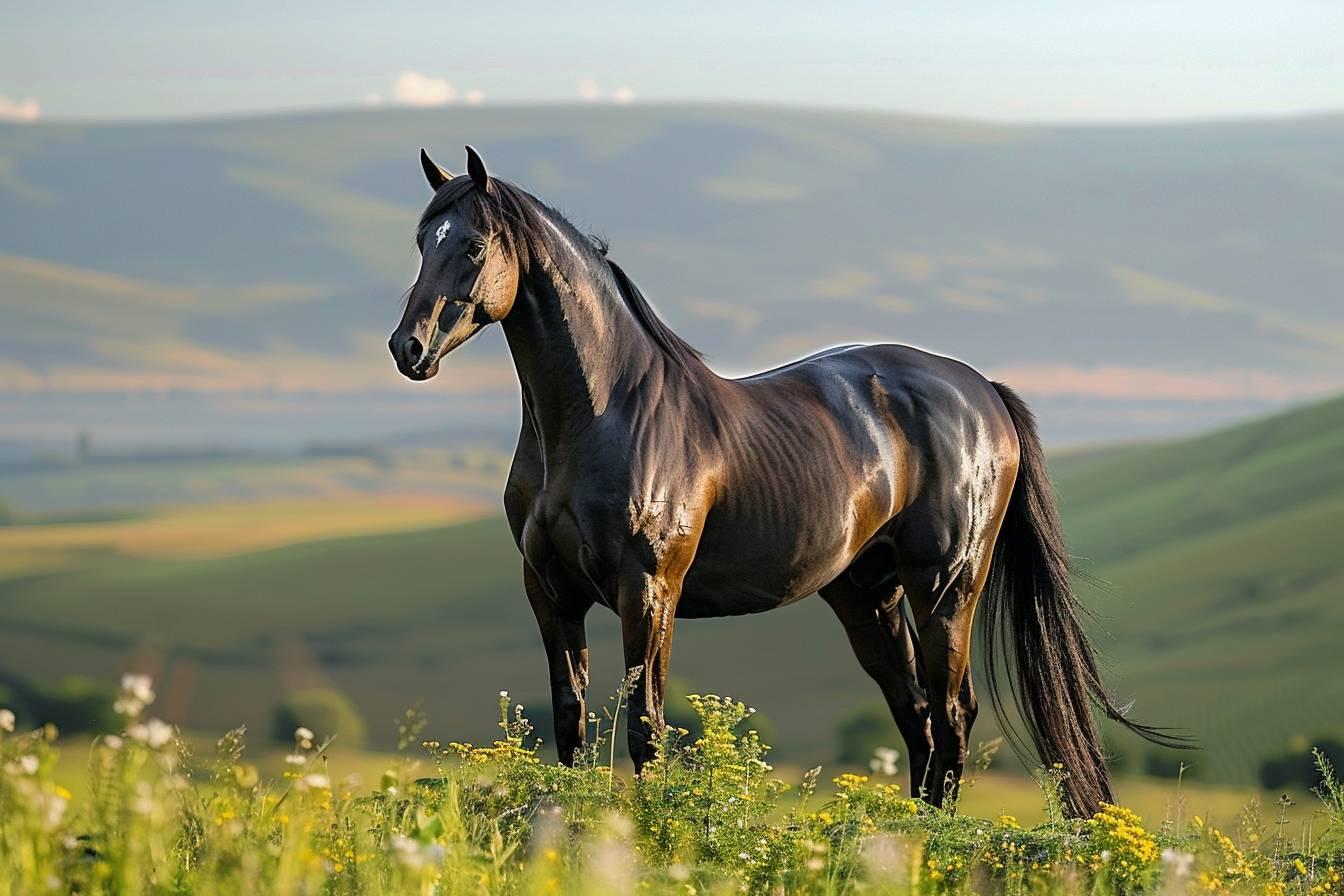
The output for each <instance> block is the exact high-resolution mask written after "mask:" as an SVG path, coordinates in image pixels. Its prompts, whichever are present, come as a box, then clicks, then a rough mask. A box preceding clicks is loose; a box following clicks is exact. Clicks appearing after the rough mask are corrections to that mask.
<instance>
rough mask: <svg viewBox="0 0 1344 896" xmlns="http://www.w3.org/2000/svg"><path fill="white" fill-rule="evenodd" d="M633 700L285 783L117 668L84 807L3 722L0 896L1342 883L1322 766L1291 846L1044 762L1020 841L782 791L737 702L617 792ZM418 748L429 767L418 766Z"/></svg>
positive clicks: (318, 770)
mask: <svg viewBox="0 0 1344 896" xmlns="http://www.w3.org/2000/svg"><path fill="white" fill-rule="evenodd" d="M628 684H629V682H627V685H628ZM625 693H626V690H625V688H623V689H622V691H621V692H620V694H618V697H617V699H616V701H615V705H614V706H609V708H608V710H607V711H604V712H603V713H602V715H601V716H594V717H593V718H594V719H595V721H593V722H591V723H590V728H591V735H592V737H591V746H590V748H589V749H588V750H586V751H585V752H584V753H583V754H582V755H581V757H580V758H579V761H578V762H577V763H576V766H575V767H574V768H565V767H562V766H559V765H555V764H551V763H548V762H546V761H544V760H542V759H541V758H540V757H539V756H538V755H537V751H536V748H535V741H534V738H533V734H532V729H531V725H530V724H529V722H528V721H527V719H526V718H525V716H524V713H523V710H522V707H521V706H518V705H516V704H514V703H513V702H512V701H511V700H510V699H509V697H508V695H507V694H504V693H501V694H500V700H499V728H500V729H501V733H500V734H498V735H496V737H495V739H494V741H493V743H491V744H490V745H488V746H483V747H476V746H472V745H470V744H466V743H461V742H448V743H444V742H441V741H439V740H436V739H432V738H429V737H426V735H425V730H426V729H425V724H426V722H425V719H424V717H423V716H422V715H420V714H419V713H416V712H409V713H407V714H406V715H405V716H404V717H403V718H402V720H401V721H400V723H399V726H398V731H399V743H400V746H401V748H402V750H403V751H406V752H403V753H402V754H401V755H400V756H399V757H398V758H396V759H392V760H390V761H389V762H388V764H387V766H386V767H385V769H384V770H383V771H382V773H381V775H379V777H378V779H377V782H376V784H375V783H374V782H369V783H368V784H359V783H358V782H355V781H353V780H350V779H346V780H341V779H339V778H338V777H337V776H338V775H339V774H340V772H341V770H340V769H339V768H338V767H335V765H334V763H332V762H330V761H329V759H328V752H329V746H330V742H329V741H320V740H318V739H317V737H316V736H315V734H314V732H313V731H311V730H310V729H309V728H307V727H304V726H298V727H296V729H295V730H294V731H293V732H292V733H291V736H292V749H291V752H290V754H289V755H288V756H287V757H286V763H285V764H286V771H285V773H284V774H283V775H282V776H280V777H279V778H278V779H270V778H267V777H265V776H263V775H262V773H261V772H260V770H259V769H258V768H257V766H256V765H254V764H253V763H252V762H251V761H250V759H249V757H248V755H247V752H246V749H247V748H246V743H245V732H244V729H242V728H238V729H234V730H232V731H230V732H229V733H228V734H226V735H225V736H224V737H222V738H221V739H220V740H219V741H218V743H217V744H216V747H215V750H214V751H213V754H214V755H213V756H207V757H198V756H197V755H195V754H194V752H193V751H192V750H191V749H190V748H189V747H188V746H187V745H186V743H185V742H183V741H182V740H181V739H180V738H179V737H178V735H177V733H176V732H175V730H174V729H173V728H172V727H171V726H169V725H166V724H165V723H163V722H162V721H160V720H159V719H157V718H154V717H152V716H151V715H150V713H149V711H148V710H149V707H150V705H151V704H152V703H153V702H154V700H155V696H156V695H155V694H154V692H153V689H152V687H151V685H150V682H149V680H148V679H145V678H143V677H141V676H127V677H126V678H125V679H124V680H123V688H122V692H121V694H120V695H119V697H118V700H117V706H118V709H119V710H120V711H121V713H122V714H123V727H124V732H125V733H124V734H122V735H115V736H113V735H109V736H106V737H103V738H101V739H99V740H98V741H96V742H95V743H94V745H93V746H92V747H91V749H90V751H89V755H88V764H87V774H88V775H89V776H90V782H89V788H88V791H87V795H86V796H84V797H82V798H76V797H74V794H73V792H72V791H71V789H69V788H68V787H67V786H66V784H65V783H64V782H62V781H61V780H59V779H58V769H59V768H60V766H59V765H58V762H57V760H58V750H57V732H56V729H55V727H54V726H51V725H48V726H45V727H44V728H39V729H37V730H36V731H33V732H32V733H30V734H16V733H15V732H14V727H15V726H14V724H13V723H14V719H13V717H12V716H10V715H7V714H6V713H5V712H4V711H3V710H0V889H3V891H4V892H9V893H35V892H52V891H60V892H79V893H88V894H120V893H127V894H131V893H162V894H170V893H171V894H184V893H191V894H215V893H219V894H223V893H238V892H255V893H297V892H309V893H313V892H326V893H370V894H384V893H421V894H431V893H482V894H486V893H489V894H502V893H517V894H541V893H574V894H607V893H631V892H648V893H654V894H678V896H682V894H689V893H731V892H747V893H769V892H788V893H793V894H827V896H830V894H844V893H873V892H879V893H892V894H906V893H919V894H944V893H947V894H963V893H965V894H969V893H977V894H982V893H1024V894H1026V893H1032V894H1036V893H1040V894H1045V893H1060V894H1063V893H1075V892H1082V891H1087V892H1091V893H1093V894H1097V896H1111V894H1136V893H1142V892H1156V891H1158V890H1159V889H1160V892H1162V893H1164V894H1178V893H1184V892H1213V893H1241V892H1245V893H1257V894H1275V896H1287V894H1290V893H1291V894H1317V893H1337V892H1340V889H1341V886H1344V876H1342V869H1344V853H1342V852H1340V850H1341V849H1342V848H1344V837H1341V835H1342V834H1344V808H1342V807H1344V788H1342V787H1341V785H1340V783H1339V782H1338V780H1337V779H1336V777H1335V775H1334V772H1333V769H1332V767H1331V765H1330V763H1329V761H1328V760H1326V759H1324V758H1323V757H1322V758H1319V759H1318V765H1319V768H1320V771H1321V774H1322V776H1323V779H1324V784H1323V786H1322V789H1321V804H1322V807H1323V812H1322V814H1323V819H1322V822H1321V824H1320V826H1319V827H1318V828H1317V829H1316V830H1315V831H1314V832H1313V833H1312V834H1310V835H1308V836H1304V837H1303V838H1300V839H1299V838H1297V837H1295V836H1293V834H1292V833H1291V832H1290V831H1287V830H1285V828H1284V826H1283V825H1278V829H1277V830H1276V831H1275V832H1274V833H1272V834H1270V835H1268V836H1267V835H1266V834H1265V828H1264V825H1263V823H1262V822H1261V820H1260V819H1259V817H1258V813H1256V812H1254V811H1253V810H1248V811H1247V812H1246V813H1244V814H1243V816H1242V817H1241V818H1240V819H1239V820H1237V821H1236V823H1235V825H1234V826H1231V827H1226V828H1220V827H1218V826H1216V824H1215V822H1214V821H1213V820H1212V819H1205V818H1203V817H1200V816H1194V817H1189V818H1182V817H1180V816H1178V817H1177V818H1175V819H1170V818H1169V819H1168V820H1167V821H1166V822H1165V823H1163V824H1162V825H1161V827H1160V829H1158V830H1152V829H1151V828H1148V827H1145V826H1144V825H1143V823H1142V821H1141V820H1140V818H1139V817H1138V816H1137V815H1136V814H1134V813H1133V812H1131V811H1130V810H1128V809H1125V808H1122V807H1119V806H1112V805H1107V806H1104V807H1103V808H1102V810H1101V811H1100V812H1098V813H1097V814H1096V815H1095V816H1093V817H1091V818H1088V819H1067V818H1064V817H1063V816H1062V815H1061V813H1060V804H1059V799H1058V794H1059V786H1060V782H1061V780H1062V777H1061V776H1062V775H1063V772H1061V771H1059V770H1058V769H1047V770H1043V771H1042V772H1041V773H1040V775H1039V783H1040V786H1041V792H1042V799H1043V801H1044V803H1045V806H1046V818H1045V821H1044V822H1043V823H1041V824H1039V825H1036V826H1034V827H1026V828H1024V827H1023V826H1022V825H1021V824H1020V823H1019V822H1018V820H1017V819H1016V818H1013V817H1012V816H1008V815H1000V816H999V817H998V818H996V819H993V820H991V819H985V818H976V817H973V816H970V815H968V814H964V813H961V814H958V813H955V812H953V811H944V810H937V809H933V808H931V807H929V806H927V805H925V804H923V803H920V802H918V801H916V800H913V799H910V798H909V796H908V795H907V794H905V793H903V792H902V791H901V788H900V786H899V785H898V784H896V783H894V782H893V781H892V780H891V779H890V778H880V779H877V780H873V779H870V778H869V777H867V776H863V775H855V774H848V773H845V774H839V775H837V776H835V777H833V778H832V779H831V782H830V786H826V787H821V786H819V780H820V778H821V769H819V768H817V769H812V770H811V771H809V772H807V773H806V774H804V775H803V776H802V779H801V781H800V783H799V784H798V785H796V786H790V785H788V784H787V783H786V782H785V781H783V780H782V779H780V778H779V777H777V776H776V774H775V771H774V769H773V768H772V767H771V765H770V763H769V761H768V760H769V747H768V746H766V745H765V744H764V743H763V742H762V740H761V738H760V736H759V734H758V733H757V732H756V731H755V730H754V729H753V728H752V727H751V715H752V713H751V711H750V710H749V709H748V708H747V707H746V706H744V705H743V704H742V703H739V702H737V701H735V700H732V699H731V698H721V697H717V696H712V695H702V696H697V695H692V696H689V697H688V702H689V704H690V705H691V707H692V708H693V710H694V711H695V713H696V716H697V718H698V720H699V726H698V727H699V728H700V730H701V732H702V733H701V734H700V736H698V737H695V738H691V737H689V736H688V734H687V732H685V731H684V730H683V731H679V730H671V731H669V733H668V739H667V741H666V742H665V743H664V745H663V749H662V752H661V756H660V758H659V759H658V760H656V761H655V762H654V763H652V764H651V765H650V766H649V767H648V769H647V770H646V773H645V774H644V775H643V776H642V777H640V778H639V779H628V778H626V777H624V776H622V775H618V774H616V773H615V771H614V770H613V768H612V766H611V764H610V757H611V753H610V751H609V750H608V749H607V746H606V745H607V743H608V742H609V741H610V739H611V738H612V737H618V736H620V733H621V732H620V730H619V726H618V725H617V724H614V723H613V722H612V720H613V719H619V708H620V700H621V698H622V697H623V696H624V694H625ZM412 750H413V751H415V752H418V753H421V755H423V756H424V757H425V758H426V760H427V761H428V763H429V764H430V766H431V767H432V770H433V771H432V774H431V775H429V776H427V777H417V776H415V772H414V768H415V763H414V762H413V760H412V759H411V753H410V752H409V751H412Z"/></svg>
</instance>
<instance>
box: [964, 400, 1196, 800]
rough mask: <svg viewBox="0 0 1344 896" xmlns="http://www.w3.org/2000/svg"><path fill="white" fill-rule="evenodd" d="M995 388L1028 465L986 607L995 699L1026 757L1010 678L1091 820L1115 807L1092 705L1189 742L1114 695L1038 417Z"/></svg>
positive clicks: (1034, 733)
mask: <svg viewBox="0 0 1344 896" xmlns="http://www.w3.org/2000/svg"><path fill="white" fill-rule="evenodd" d="M994 388H995V389H997V390H998V392H999V395H1000V396H1001V397H1002V398H1003V403H1004V404H1005V405H1006V406H1007V408H1008V414H1009V416H1011V417H1012V420H1013V425H1014V426H1015V427H1016V428H1017V440H1018V444H1019V445H1020V446H1021V459H1020V461H1019V464H1018V470H1017V484H1016V485H1015V486H1014V488H1013V496H1012V499H1011V500H1010V501H1009V504H1008V512H1007V515H1006V516H1005V517H1004V520H1003V526H1002V528H1001V529H1000V532H999V540H998V543H997V544H996V545H995V550H994V559H993V562H992V565H991V567H990V573H989V580H988V582H987V583H986V585H985V593H984V595H983V597H982V599H981V602H980V606H981V607H982V609H983V613H984V615H983V617H982V618H983V620H984V623H985V629H986V634H987V635H988V637H986V638H984V639H983V643H984V645H985V659H986V663H985V671H986V674H987V677H988V679H989V682H988V683H989V687H990V692H991V698H992V700H993V703H994V710H995V712H996V713H997V714H998V716H999V719H1000V721H1001V723H1002V724H1003V725H1004V727H1005V729H1006V730H1007V731H1008V733H1009V736H1010V738H1012V739H1013V740H1014V741H1015V743H1014V746H1015V747H1018V748H1019V752H1022V751H1021V749H1020V748H1021V743H1020V738H1017V737H1016V735H1015V733H1014V731H1013V729H1012V727H1011V722H1010V719H1009V716H1008V715H1007V714H1006V713H1005V712H1004V711H1003V703H1002V700H1001V697H1000V695H999V688H998V687H997V681H996V679H997V678H1000V677H1003V675H1002V673H1004V672H1007V678H1008V685H1009V691H1010V693H1011V694H1012V695H1013V702H1014V703H1015V704H1016V707H1017V710H1018V713H1019V715H1020V716H1021V718H1022V719H1023V721H1024V723H1025V725H1026V728H1027V734H1028V736H1029V737H1030V740H1031V743H1032V745H1033V746H1034V747H1035V752H1036V755H1037V757H1038V758H1039V759H1040V761H1041V762H1042V763H1044V764H1045V765H1047V766H1053V765H1054V764H1056V763H1058V764H1060V765H1062V766H1063V769H1064V771H1065V772H1066V777H1065V779H1064V797H1065V801H1066V807H1067V808H1068V809H1069V810H1070V811H1071V812H1073V813H1074V814H1084V815H1090V814H1092V813H1093V812H1095V811H1096V810H1097V808H1098V804H1100V803H1101V802H1103V801H1106V802H1111V801H1112V800H1113V796H1112V794H1111V780H1110V775H1109V773H1108V772H1107V770H1106V754H1105V750H1104V747H1103V745H1102V742H1101V737H1100V736H1099V734H1098V733H1097V729H1096V726H1095V725H1094V723H1093V720H1092V704H1096V706H1097V707H1099V708H1100V709H1101V711H1102V712H1103V713H1105V714H1106V716H1108V717H1109V718H1111V719H1114V720H1115V721H1116V722H1118V723H1120V724H1121V725H1123V726H1124V727H1126V728H1128V729H1129V730H1130V731H1133V732H1134V733H1135V734H1138V735H1139V736H1140V737H1143V738H1145V739H1146V740H1150V741H1152V742H1153V743H1156V744H1160V745H1162V746H1166V747H1182V746H1186V744H1185V743H1184V740H1183V739H1182V738H1180V737H1173V736H1171V735H1167V734H1164V733H1163V732H1162V731H1161V730H1159V729H1155V728H1149V727H1147V726H1144V725H1138V724H1135V723H1134V722H1131V721H1129V720H1128V719H1126V718H1125V709H1123V708H1121V707H1118V706H1116V705H1115V703H1114V702H1113V701H1112V699H1111V697H1110V695H1109V694H1107V693H1106V689H1105V687H1104V686H1103V684H1102V681H1101V676H1100V675H1099V674H1098V672H1097V662H1096V657H1095V655H1094V654H1093V650H1092V645H1091V644H1090V643H1088V639H1087V634H1086V633H1085V632H1084V631H1083V628H1082V626H1081V625H1080V624H1079V621H1078V615H1079V611H1080V610H1081V607H1080V605H1079V603H1078V600H1077V598H1076V597H1075V596H1074V593H1073V588H1072V587H1071V585H1070V584H1069V553H1068V548H1067V546H1066V545H1065V543H1064V529H1063V526H1062V525H1061V524H1060V520H1059V513H1058V511H1056V509H1055V495H1054V489H1053V487H1052V486H1051V485H1050V479H1049V476H1048V474H1047V472H1046V466H1045V453H1044V451H1043V450H1042V449H1041V441H1040V438H1039V437H1038V436H1037V434H1036V419H1035V416H1034V415H1033V414H1032V412H1031V410H1030V408H1028V407H1027V405H1026V403H1025V402H1023V401H1022V399H1021V398H1020V397H1018V395H1017V393H1016V392H1014V391H1013V390H1012V389H1010V388H1008V387H1007V386H1005V385H1003V384H1002V383H994ZM1000 656H1002V657H1003V659H1000Z"/></svg>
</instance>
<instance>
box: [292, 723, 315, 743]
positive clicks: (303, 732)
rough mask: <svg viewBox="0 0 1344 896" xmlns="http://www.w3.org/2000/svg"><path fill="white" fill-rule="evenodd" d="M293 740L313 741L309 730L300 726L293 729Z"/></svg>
mask: <svg viewBox="0 0 1344 896" xmlns="http://www.w3.org/2000/svg"><path fill="white" fill-rule="evenodd" d="M294 739H295V740H312V739H313V732H312V731H311V730H309V729H307V728H304V727H303V726H302V725H300V726H299V727H298V728H295V729H294Z"/></svg>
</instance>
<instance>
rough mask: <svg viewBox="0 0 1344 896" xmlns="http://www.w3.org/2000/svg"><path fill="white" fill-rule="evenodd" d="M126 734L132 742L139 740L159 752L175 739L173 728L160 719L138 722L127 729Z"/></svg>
mask: <svg viewBox="0 0 1344 896" xmlns="http://www.w3.org/2000/svg"><path fill="white" fill-rule="evenodd" d="M126 734H127V735H128V736H130V738H131V739H132V740H138V741H140V742H141V743H142V744H148V745H149V747H150V748H151V749H154V750H157V749H159V748H160V747H162V746H163V745H164V744H166V743H168V741H170V740H172V739H173V726H172V725H169V724H168V723H167V722H164V721H162V720H160V719H150V720H149V721H148V722H137V723H136V724H134V725H132V726H131V727H130V728H127V729H126Z"/></svg>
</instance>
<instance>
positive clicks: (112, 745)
mask: <svg viewBox="0 0 1344 896" xmlns="http://www.w3.org/2000/svg"><path fill="white" fill-rule="evenodd" d="M102 744H103V746H105V747H107V748H108V749H109V750H120V749H121V744H122V741H121V738H120V737H117V736H116V735H115V734H106V735H104V736H103V738H102Z"/></svg>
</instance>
